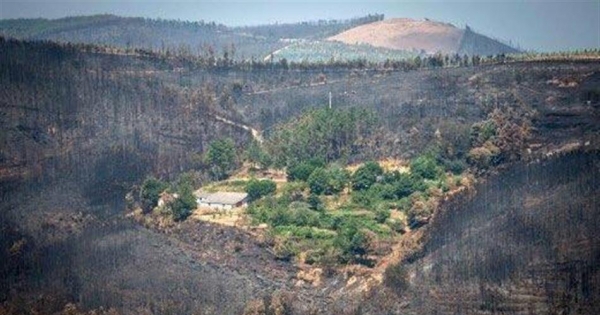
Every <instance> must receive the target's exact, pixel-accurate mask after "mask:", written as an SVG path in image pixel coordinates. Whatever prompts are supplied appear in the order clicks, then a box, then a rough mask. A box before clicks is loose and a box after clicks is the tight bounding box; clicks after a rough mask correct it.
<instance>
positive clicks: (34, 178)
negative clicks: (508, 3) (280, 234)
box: [0, 38, 600, 315]
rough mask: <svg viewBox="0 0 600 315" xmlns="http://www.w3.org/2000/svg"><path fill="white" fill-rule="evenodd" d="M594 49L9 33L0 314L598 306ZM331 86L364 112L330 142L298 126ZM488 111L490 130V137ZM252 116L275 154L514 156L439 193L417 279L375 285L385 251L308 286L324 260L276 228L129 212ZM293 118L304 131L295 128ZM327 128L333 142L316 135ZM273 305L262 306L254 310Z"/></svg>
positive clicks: (409, 261) (4, 69)
mask: <svg viewBox="0 0 600 315" xmlns="http://www.w3.org/2000/svg"><path fill="white" fill-rule="evenodd" d="M597 60H598V59H597V58H596V59H580V60H577V59H567V60H565V59H557V60H554V59H552V58H548V59H547V60H535V61H529V62H527V61H520V62H497V63H488V64H485V65H474V66H469V67H465V66H461V67H452V68H435V67H432V68H426V67H424V68H418V69H414V70H406V71H405V70H402V71H400V70H394V69H392V68H366V67H364V66H361V67H355V68H352V67H350V66H349V65H347V66H345V67H333V66H332V67H324V66H322V65H313V66H310V67H308V66H307V67H306V68H290V67H284V66H270V65H268V64H264V65H263V64H256V65H254V66H253V65H252V64H250V65H248V64H242V65H236V66H213V65H209V66H205V65H203V64H202V62H201V60H197V59H193V58H184V57H182V56H174V55H171V54H169V55H167V54H147V53H135V52H131V51H127V50H118V49H113V48H110V49H107V48H102V47H96V46H83V45H66V44H57V43H52V42H35V41H34V42H30V41H19V40H5V39H4V38H2V39H1V40H0V69H1V71H0V122H1V123H0V188H1V189H0V197H1V198H2V200H3V202H2V204H0V230H1V231H2V234H3V236H5V237H3V238H2V239H0V313H2V312H5V313H8V314H13V313H14V314H28V313H31V314H33V313H38V314H40V313H41V314H55V313H58V314H60V313H61V312H62V311H63V310H64V309H65V305H67V303H73V304H74V305H76V306H77V307H78V308H79V309H82V310H84V311H87V310H98V309H100V308H103V309H105V310H106V309H108V308H112V309H113V310H114V312H118V313H121V314H166V313H167V314H168V313H171V314H195V313H199V314H244V313H245V314H265V313H276V312H275V310H284V311H285V312H287V314H389V313H400V312H402V313H404V312H405V311H407V312H406V313H409V314H411V313H414V314H429V313H431V312H430V308H429V307H433V308H434V309H435V310H440V312H442V313H444V314H446V313H449V314H452V313H453V312H459V313H461V312H462V311H463V310H464V312H465V313H467V312H471V311H472V313H477V312H479V313H481V314H489V313H494V314H524V313H526V312H527V311H528V310H532V312H533V313H539V312H542V313H543V312H544V310H547V309H550V308H552V307H558V308H559V309H562V310H581V311H580V312H579V313H582V314H590V315H592V314H593V311H592V310H593V309H594V307H597V305H598V304H597V303H598V301H597V300H596V299H595V298H594V297H595V296H597V294H595V293H597V292H598V286H599V283H600V282H599V281H598V273H597V267H595V266H597V263H596V262H597V256H598V254H597V253H598V248H599V244H598V243H597V239H598V238H597V232H595V231H597V228H598V227H597V223H596V222H598V220H597V216H598V209H600V207H598V199H597V197H596V196H597V190H598V189H597V187H600V186H599V185H598V183H597V181H598V178H600V176H598V170H599V169H598V165H597V161H598V153H597V152H598V149H599V148H600V129H599V128H600V124H599V123H598V122H599V121H600V112H599V109H600V107H599V106H600V103H599V97H598V96H599V95H600V91H598V82H600V63H598V61H597ZM220 62H222V60H221V61H220ZM329 92H331V94H332V106H333V107H334V108H335V109H334V110H337V109H338V108H339V109H340V110H345V109H358V110H357V111H352V110H349V111H348V113H349V115H348V116H343V115H339V116H336V117H338V118H339V119H340V120H341V121H335V125H336V126H337V125H341V126H342V127H344V126H345V128H346V129H342V131H343V132H344V133H343V134H340V136H339V137H337V136H336V138H334V139H331V138H330V137H328V136H330V133H329V130H330V129H329V128H321V129H319V130H318V131H319V132H318V133H317V132H312V129H318V128H316V127H312V126H321V125H319V124H316V125H314V124H312V123H311V122H310V121H309V122H307V123H306V124H302V123H300V124H297V123H296V122H297V120H296V118H297V117H306V116H304V115H305V114H306V113H307V112H309V110H310V109H314V108H323V107H326V106H327V104H328V95H329ZM320 112H321V113H323V112H324V113H328V114H329V115H331V114H333V113H336V112H335V111H333V110H332V111H327V110H326V109H323V110H322V111H320ZM366 112H368V113H371V115H373V116H374V117H373V118H374V119H373V120H370V119H369V120H365V121H364V122H363V121H362V120H360V119H359V120H358V122H360V123H352V119H356V117H357V116H359V117H360V118H369V117H364V116H367V115H363V114H362V113H366ZM317 113H319V112H317ZM352 113H354V114H352ZM353 115H354V116H353ZM319 117H321V118H322V119H321V121H320V123H321V124H323V123H325V124H327V123H330V122H334V120H331V119H329V118H330V116H327V115H324V116H319ZM226 121H231V122H233V123H227V122H226ZM349 122H350V123H349ZM491 124H494V126H495V127H494V129H493V132H489V133H490V134H488V135H486V136H485V137H484V136H482V135H480V133H483V132H480V130H481V129H484V130H485V129H486V128H488V127H489V126H490V125H491ZM296 125H297V126H296ZM331 125H334V124H333V123H331ZM240 126H249V127H252V128H253V129H255V130H259V131H261V132H262V133H263V136H264V139H265V142H266V143H270V142H273V143H275V144H277V141H276V140H277V137H278V136H279V134H283V135H285V136H286V137H287V138H283V137H282V138H281V139H283V141H281V143H279V146H277V145H275V146H273V151H282V150H279V148H285V149H286V150H287V149H290V150H289V151H290V152H291V153H290V155H291V156H292V158H291V159H293V158H295V157H303V158H306V155H317V154H324V155H326V156H327V157H328V158H329V159H331V160H334V161H335V162H337V163H358V162H363V161H367V160H378V159H381V158H396V159H400V160H409V159H411V158H413V157H416V156H419V155H421V154H424V153H425V152H426V151H427V150H428V149H429V148H432V147H438V148H442V149H443V150H441V151H440V152H443V153H441V154H442V155H443V156H444V157H447V158H452V159H457V160H463V161H465V160H467V159H468V156H469V153H470V151H472V149H479V150H478V151H476V152H485V150H488V148H487V147H486V146H488V147H492V146H497V149H499V150H500V148H501V150H502V151H501V152H500V153H497V154H495V155H494V156H493V158H494V159H493V160H492V159H491V158H490V159H489V160H486V159H485V157H486V156H485V155H483V159H481V160H476V161H469V163H471V164H469V168H471V170H470V171H471V172H472V173H471V175H472V176H478V178H479V179H483V181H482V182H480V183H479V184H477V185H475V186H474V190H473V191H468V192H469V194H465V195H459V196H458V197H457V198H455V199H453V198H450V197H451V196H447V197H448V200H446V201H444V203H443V204H442V206H441V208H440V215H439V216H438V217H435V218H434V219H433V221H432V223H431V224H429V225H426V226H425V228H424V229H422V230H416V231H417V232H418V233H422V234H425V238H424V239H423V247H422V248H421V249H420V250H418V251H416V252H414V253H413V254H412V255H408V254H407V253H404V252H402V253H395V254H397V255H398V257H404V258H405V259H404V260H401V263H403V265H402V266H403V267H404V268H406V270H407V272H408V273H409V274H411V275H415V276H414V277H413V278H411V279H412V280H411V281H410V284H409V286H408V288H407V289H406V290H405V291H403V290H402V288H398V287H394V286H393V285H392V286H389V285H388V286H386V285H383V284H381V283H380V282H378V280H377V279H379V280H381V279H382V276H381V274H380V273H381V271H382V270H384V269H385V267H386V265H387V264H390V261H386V260H382V261H381V262H378V265H375V266H374V267H373V268H369V267H365V266H359V265H350V266H334V267H336V268H329V269H328V268H325V267H323V269H322V270H321V272H322V273H323V276H322V277H321V278H319V281H314V283H317V284H314V285H313V284H312V283H313V282H308V281H304V280H306V279H307V278H310V277H309V276H310V275H311V274H310V272H315V271H314V270H316V267H315V266H306V265H299V264H296V263H295V262H294V261H286V260H284V259H281V257H279V256H278V255H277V254H276V253H274V251H273V250H272V239H270V238H269V235H268V234H267V235H264V234H263V235H261V234H260V233H259V232H257V231H255V230H252V229H247V230H244V229H239V228H235V227H226V226H219V225H216V224H210V223H203V222H195V221H190V220H186V221H183V222H176V223H175V224H174V225H173V226H172V227H171V228H170V229H169V230H156V229H153V228H152V227H145V226H141V225H139V224H137V223H135V222H132V220H130V219H129V218H128V217H126V214H125V211H124V210H125V208H126V207H127V206H129V205H128V203H131V200H132V199H135V198H137V197H138V195H139V194H137V195H133V196H132V194H130V195H127V193H128V192H130V191H132V189H133V191H136V189H137V188H139V186H140V185H141V183H142V181H143V179H144V178H146V177H147V176H155V177H159V178H161V179H165V180H172V179H176V178H178V175H179V174H181V173H183V172H186V171H191V173H192V174H195V175H197V178H195V179H196V180H197V181H198V183H199V184H203V183H206V181H207V180H208V175H209V172H210V169H211V165H209V164H208V163H207V162H206V161H205V160H204V159H202V157H203V156H204V154H205V153H206V152H207V148H208V147H209V146H210V144H211V143H212V142H213V141H214V140H217V139H222V138H225V137H228V138H231V139H232V140H233V143H234V146H235V150H236V151H237V153H238V154H239V155H240V156H243V154H244V151H245V149H246V148H247V147H248V145H249V144H250V143H251V140H252V135H251V133H250V132H249V130H252V129H249V128H243V127H240ZM287 126H291V127H294V128H299V129H298V130H300V131H302V132H297V133H293V134H290V133H289V132H288V133H287V134H286V127H287ZM304 126H309V127H310V130H302V128H304ZM326 126H327V127H334V126H329V125H326ZM348 126H350V127H351V128H350V132H349V131H348ZM353 126H354V127H353ZM359 129H360V130H359ZM290 130H291V129H290ZM359 131H360V132H359ZM278 132H280V133H279V134H278ZM302 136H304V138H303V137H302ZM321 138H324V139H326V141H327V143H326V145H322V143H317V145H312V144H311V143H313V142H312V141H319V140H320V139H321ZM337 138H340V139H345V140H346V142H345V143H344V141H337V140H338V139H337ZM479 138H484V139H483V140H482V141H480V139H479ZM288 139H291V140H293V141H287V140H288ZM306 139H308V140H309V141H306ZM490 139H493V141H492V140H490ZM274 140H275V141H274ZM480 142H483V143H480ZM302 143H305V145H311V147H310V148H309V149H310V150H304V149H305V148H303V147H302ZM480 145H481V146H480ZM492 149H493V148H492ZM293 150H295V151H293ZM330 151H333V153H334V154H330ZM488 151H490V150H488ZM571 151H572V153H571V154H565V153H566V152H571ZM295 152H301V153H302V154H304V156H301V154H296V153H295ZM558 152H562V153H560V154H557V153H558ZM291 159H290V160H291ZM342 161H343V162H342ZM486 163H487V164H486ZM459 166H460V167H463V168H464V166H461V165H459ZM428 183H429V184H431V185H435V184H436V183H434V182H432V181H428ZM511 187H514V188H515V189H510V188H511ZM440 189H441V188H440ZM432 191H433V190H432ZM435 191H437V190H435ZM470 193H473V194H474V195H473V194H470ZM126 196H127V197H126ZM283 197H285V196H283ZM294 198H299V197H298V196H294ZM332 198H333V197H332ZM418 198H420V196H415V199H418ZM282 199H283V198H282ZM416 201H419V200H416ZM566 201H568V202H566ZM482 209H483V210H482ZM359 210H360V209H359ZM385 210H386V209H384V211H385ZM343 211H345V212H346V213H347V214H348V215H349V216H354V215H355V214H358V215H360V214H361V212H367V211H355V209H348V210H347V211H346V210H343ZM368 214H370V213H368ZM331 221H332V222H331V224H332V225H335V224H336V222H337V221H336V220H335V219H332V220H331ZM515 222H520V224H515ZM338 223H339V222H338ZM332 230H333V229H332ZM531 231H539V234H536V233H532V232H531ZM411 235H413V234H408V237H411ZM490 235H499V236H498V237H499V238H495V237H488V236H490ZM520 235H523V236H524V238H521V237H519V236H520ZM262 236H265V237H262ZM498 239H500V240H501V241H500V242H498ZM405 240H407V242H408V241H409V240H410V239H408V238H407V239H405ZM572 244H574V245H573V246H571V245H572ZM474 248H475V249H479V248H481V250H482V251H483V250H484V249H485V251H486V252H490V253H492V254H493V255H492V254H490V256H487V255H484V254H483V253H481V252H479V251H477V250H474ZM554 249H558V250H554ZM494 250H496V251H494ZM402 255H404V256H402ZM521 256H522V257H523V259H521V258H519V257H521ZM495 260H498V261H502V262H505V261H507V262H514V264H506V266H508V267H511V266H514V268H515V269H520V271H519V272H517V271H515V270H511V269H506V268H505V266H504V265H502V266H497V265H494V261H495ZM530 262H531V263H530ZM393 263H397V261H394V262H393ZM465 266H468V267H469V268H470V269H469V270H472V271H470V272H463V271H462V270H463V269H461V268H463V267H465ZM346 267H347V268H346ZM444 268H447V269H444ZM594 268H596V269H594ZM446 271H448V272H446ZM307 273H309V276H306V274H307ZM315 273H316V272H315ZM586 275H590V276H591V278H590V280H589V281H588V282H585V281H587V280H582V279H587V278H588V277H586ZM451 277H454V278H451ZM532 278H534V279H535V280H536V281H540V282H539V283H541V284H542V286H543V288H542V289H540V288H539V287H534V284H537V283H538V282H535V283H533V282H532V281H533V280H532ZM373 279H375V280H373ZM507 279H509V280H507ZM480 280H481V281H480ZM565 287H566V289H565ZM455 288H456V291H453V290H454V289H455ZM398 292H400V293H398ZM456 292H460V293H461V294H462V293H464V295H461V296H460V297H459V296H457V294H456ZM507 292H508V293H507ZM462 296H467V297H468V300H463V299H460V298H461V297H462ZM463 302H464V303H463ZM261 303H262V304H261ZM407 303H408V304H407ZM530 304H531V305H532V306H531V308H529V305H530ZM261 305H262V307H263V310H264V308H265V305H270V309H269V311H268V312H267V311H263V312H262V313H260V312H258V311H257V312H252V310H253V309H260V307H261ZM253 307H254V308H253ZM460 307H463V308H460ZM457 310H458V311H457ZM245 311H246V312H245ZM536 311H539V312H536ZM282 312H283V311H282ZM565 312H566V313H568V312H567V311H565ZM64 313H68V312H64ZM72 313H73V312H71V313H69V314H72ZM571 313H575V311H572V312H571Z"/></svg>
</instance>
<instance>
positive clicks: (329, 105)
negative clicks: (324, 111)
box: [329, 91, 331, 109]
mask: <svg viewBox="0 0 600 315" xmlns="http://www.w3.org/2000/svg"><path fill="white" fill-rule="evenodd" d="M329 109H331V91H329Z"/></svg>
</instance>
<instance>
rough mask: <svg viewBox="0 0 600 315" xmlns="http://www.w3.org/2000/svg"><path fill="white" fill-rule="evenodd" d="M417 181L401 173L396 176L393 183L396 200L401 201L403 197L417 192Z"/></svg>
mask: <svg viewBox="0 0 600 315" xmlns="http://www.w3.org/2000/svg"><path fill="white" fill-rule="evenodd" d="M416 182H417V179H415V178H414V176H411V175H409V174H406V173H403V174H400V175H399V176H398V178H397V179H396V181H394V183H393V186H394V193H395V195H396V198H398V199H402V198H404V197H408V196H410V195H411V194H412V193H413V192H415V191H416V190H418V189H417V188H420V187H417V183H416Z"/></svg>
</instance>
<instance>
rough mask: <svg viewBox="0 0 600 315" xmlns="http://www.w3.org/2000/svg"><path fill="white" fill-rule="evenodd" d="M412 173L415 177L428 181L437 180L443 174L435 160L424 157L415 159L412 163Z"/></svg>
mask: <svg viewBox="0 0 600 315" xmlns="http://www.w3.org/2000/svg"><path fill="white" fill-rule="evenodd" d="M410 171H411V172H412V174H414V175H415V176H419V177H422V178H426V179H436V178H437V177H438V176H439V175H440V173H441V169H440V167H439V166H438V165H437V163H436V161H435V159H434V158H432V157H429V156H424V155H423V156H420V157H418V158H416V159H414V160H413V161H412V162H411V163H410Z"/></svg>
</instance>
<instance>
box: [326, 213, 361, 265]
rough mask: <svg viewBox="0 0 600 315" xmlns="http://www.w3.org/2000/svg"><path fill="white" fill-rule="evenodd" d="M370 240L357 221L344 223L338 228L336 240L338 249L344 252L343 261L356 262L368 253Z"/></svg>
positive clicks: (352, 220)
mask: <svg viewBox="0 0 600 315" xmlns="http://www.w3.org/2000/svg"><path fill="white" fill-rule="evenodd" d="M368 243H369V242H368V238H367V235H366V233H365V231H363V229H362V228H361V226H360V223H359V222H358V221H357V220H356V219H348V220H346V221H344V222H343V223H342V224H341V226H340V227H339V228H338V234H337V236H336V238H335V239H334V244H335V246H336V247H338V248H340V249H341V251H342V257H341V258H342V260H343V261H345V262H348V261H356V260H359V259H360V258H362V257H363V256H364V255H366V254H367V252H368V247H369V244H368Z"/></svg>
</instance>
